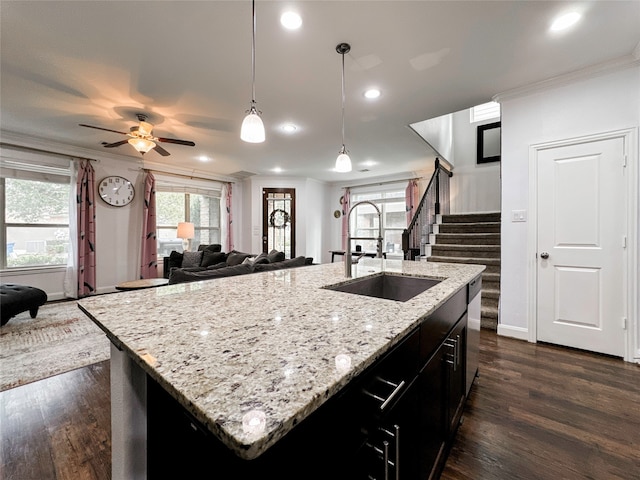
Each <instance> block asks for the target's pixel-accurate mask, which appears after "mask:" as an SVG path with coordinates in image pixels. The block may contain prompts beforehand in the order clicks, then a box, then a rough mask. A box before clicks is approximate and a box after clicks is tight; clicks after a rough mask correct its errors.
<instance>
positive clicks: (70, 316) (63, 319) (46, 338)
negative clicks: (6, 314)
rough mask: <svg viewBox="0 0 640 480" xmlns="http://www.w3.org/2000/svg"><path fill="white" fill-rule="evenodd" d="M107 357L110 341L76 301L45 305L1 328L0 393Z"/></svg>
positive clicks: (13, 319)
mask: <svg viewBox="0 0 640 480" xmlns="http://www.w3.org/2000/svg"><path fill="white" fill-rule="evenodd" d="M109 356H110V347H109V340H108V339H107V337H106V336H105V334H104V332H103V331H102V330H100V329H99V328H98V326H97V325H96V324H95V323H93V322H92V321H91V320H89V318H88V317H87V316H86V315H85V314H84V313H83V312H82V311H81V310H80V309H79V308H78V304H77V303H76V302H75V301H64V302H54V303H47V304H45V305H43V306H42V307H40V309H39V311H38V316H37V318H31V316H30V315H29V312H23V313H21V314H19V315H16V316H15V317H13V318H11V320H9V322H8V323H7V324H6V325H4V326H2V327H0V392H1V391H4V390H8V389H10V388H14V387H18V386H20V385H24V384H26V383H30V382H35V381H37V380H42V379H43V378H47V377H51V376H53V375H58V374H60V373H64V372H68V371H70V370H74V369H76V368H80V367H84V366H87V365H91V364H92V363H97V362H101V361H103V360H107V359H108V358H109Z"/></svg>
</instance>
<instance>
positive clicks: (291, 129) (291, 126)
mask: <svg viewBox="0 0 640 480" xmlns="http://www.w3.org/2000/svg"><path fill="white" fill-rule="evenodd" d="M282 130H283V131H284V132H286V133H293V132H295V131H296V130H298V127H296V126H295V125H294V124H293V123H285V124H284V125H282Z"/></svg>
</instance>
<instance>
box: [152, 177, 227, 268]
mask: <svg viewBox="0 0 640 480" xmlns="http://www.w3.org/2000/svg"><path fill="white" fill-rule="evenodd" d="M179 190H182V191H176V188H171V187H163V186H158V187H157V188H156V223H157V238H158V256H167V255H169V254H170V253H171V251H172V250H176V251H178V252H182V250H183V248H182V239H180V238H176V230H177V227H178V223H179V222H192V223H193V224H194V227H195V235H196V237H195V238H193V239H191V241H190V250H192V251H195V250H197V249H198V246H199V245H200V244H203V245H208V244H211V243H221V241H220V193H219V192H217V191H198V190H197V189H189V190H190V191H185V190H187V189H185V188H181V189H179Z"/></svg>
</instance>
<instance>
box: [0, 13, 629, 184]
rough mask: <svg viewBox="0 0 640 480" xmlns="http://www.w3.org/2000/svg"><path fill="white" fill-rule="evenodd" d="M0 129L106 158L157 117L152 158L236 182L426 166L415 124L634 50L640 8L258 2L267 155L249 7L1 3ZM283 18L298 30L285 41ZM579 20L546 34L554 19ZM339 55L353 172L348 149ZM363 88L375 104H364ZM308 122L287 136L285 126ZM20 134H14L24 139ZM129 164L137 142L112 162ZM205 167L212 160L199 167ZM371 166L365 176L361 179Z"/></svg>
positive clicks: (333, 177)
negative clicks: (577, 16)
mask: <svg viewBox="0 0 640 480" xmlns="http://www.w3.org/2000/svg"><path fill="white" fill-rule="evenodd" d="M0 8H1V11H0V13H1V25H0V27H1V62H2V63H1V66H0V67H1V68H0V75H1V77H0V81H1V85H0V88H1V90H0V95H1V97H0V99H1V104H0V105H1V113H2V116H1V123H0V127H1V129H2V131H3V133H4V134H5V138H6V136H7V135H6V134H7V133H9V134H19V136H22V135H27V136H34V137H39V138H45V139H48V140H50V141H52V142H55V143H56V144H65V145H71V146H74V147H81V148H84V149H93V150H99V151H101V152H104V151H105V149H104V148H103V147H102V145H101V142H103V141H106V142H109V143H111V142H117V141H119V140H123V139H125V137H123V136H121V135H118V134H116V133H109V132H103V131H98V130H93V129H88V128H83V127H80V126H78V124H79V123H87V124H90V125H96V126H101V127H105V128H109V129H114V130H118V131H128V129H129V127H130V126H132V125H135V124H136V123H137V121H136V118H135V114H136V113H137V112H143V113H146V114H148V115H149V116H150V120H151V121H152V123H155V125H156V128H155V131H154V133H155V134H156V135H157V136H164V137H174V138H180V139H186V140H193V141H194V142H195V143H196V146H195V147H187V146H181V145H172V144H167V143H163V144H162V146H163V147H164V148H165V149H166V150H168V151H169V152H171V156H169V157H162V156H160V155H158V154H157V153H156V152H154V151H151V152H149V153H147V154H146V155H145V160H148V161H150V162H154V163H158V164H163V163H166V164H168V165H172V166H174V167H176V168H178V169H180V170H183V171H184V170H191V171H194V172H211V173H213V174H217V175H232V174H233V173H234V172H238V171H245V172H252V173H255V174H273V170H272V169H274V168H275V167H279V168H281V169H282V173H280V175H286V176H304V177H309V178H315V179H318V180H323V181H328V182H333V181H344V180H352V179H363V178H373V177H380V176H389V175H392V174H396V173H404V172H414V171H420V170H423V169H425V168H427V165H426V164H427V163H428V162H429V161H430V160H429V159H430V158H432V153H431V151H430V149H429V147H428V145H427V144H426V143H425V142H424V141H423V140H422V139H421V138H420V137H419V136H417V135H416V134H415V133H414V132H413V131H412V130H411V129H410V128H409V127H408V126H409V125H410V124H412V123H415V122H419V121H422V120H425V119H429V118H433V117H437V116H440V115H443V114H446V113H451V112H455V111H459V110H463V109H466V108H470V107H472V106H474V105H477V104H480V103H484V102H487V101H489V100H491V98H492V97H493V96H494V95H496V94H499V93H501V92H508V91H511V90H513V89H517V88H520V87H523V86H526V85H529V84H532V83H536V82H540V81H543V80H546V79H550V78H553V77H557V76H559V75H563V74H566V73H570V72H574V71H577V70H581V69H584V68H588V67H590V66H593V65H597V64H601V63H603V62H608V61H611V60H613V59H618V58H621V57H626V56H631V55H633V54H634V53H635V55H637V54H638V50H639V48H638V45H639V42H640V1H638V0H634V1H599V2H584V1H577V2H551V1H549V2H547V1H495V2H489V1H397V0H396V1H349V2H347V1H293V0H292V1H258V2H257V3H256V18H257V20H256V21H257V34H256V101H257V104H258V108H259V109H260V110H261V111H262V112H263V115H262V117H263V120H264V123H265V126H266V130H267V141H266V142H265V143H263V144H248V143H244V142H242V141H241V140H240V138H239V131H240V124H241V122H242V119H243V117H244V115H245V110H247V108H248V107H249V102H250V100H251V2H250V1H249V0H246V1H240V0H235V1H126V2H125V1H66V2H60V1H43V2H35V1H26V0H23V1H5V0H2V2H1V5H0ZM287 8H290V9H293V10H295V11H297V12H298V13H299V14H300V15H301V16H302V19H303V25H302V28H301V29H299V30H297V31H288V30H285V29H283V28H282V27H281V26H280V23H279V17H280V14H281V13H282V12H283V11H284V10H285V9H287ZM574 8H575V9H578V10H579V11H580V12H582V15H583V18H582V21H581V22H580V23H579V24H578V25H577V26H576V27H575V28H574V29H572V30H570V31H567V32H564V33H563V34H555V35H552V34H550V33H549V25H550V22H551V20H552V18H553V17H554V16H555V15H557V14H559V13H561V12H563V11H566V10H569V9H574ZM341 42H347V43H350V44H351V52H350V53H349V54H348V55H347V56H346V57H345V67H346V73H345V81H346V145H347V148H348V150H349V152H350V155H351V158H352V161H353V163H354V170H353V172H351V173H349V174H339V173H336V172H333V171H332V169H333V166H334V163H335V158H336V156H337V154H338V150H339V148H340V146H341V124H340V121H341V58H340V55H339V54H338V53H336V51H335V47H336V45H337V44H338V43H341ZM369 86H377V87H378V88H380V89H381V91H382V96H381V97H380V98H379V99H377V100H376V101H370V100H367V99H365V98H364V97H363V92H364V90H365V89H366V88H367V87H369ZM285 122H293V123H295V124H297V125H298V130H297V132H296V133H295V134H293V135H290V134H285V133H284V132H283V131H282V130H281V128H280V127H281V125H282V124H283V123H285ZM13 138H15V137H13ZM109 152H112V153H118V154H120V155H123V156H127V157H123V158H128V159H130V160H131V161H132V162H134V163H135V162H136V159H139V158H140V156H139V154H137V153H136V152H135V151H134V150H133V148H132V147H131V146H129V145H127V144H125V145H123V146H120V147H117V149H113V150H109ZM203 155H204V156H206V157H208V158H209V159H210V160H209V161H208V162H202V161H201V160H199V157H200V156H203ZM363 169H368V170H369V171H368V172H361V171H360V170H363Z"/></svg>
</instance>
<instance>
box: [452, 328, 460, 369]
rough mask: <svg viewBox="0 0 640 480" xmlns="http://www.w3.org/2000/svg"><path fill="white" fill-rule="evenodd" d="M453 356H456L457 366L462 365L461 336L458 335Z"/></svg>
mask: <svg viewBox="0 0 640 480" xmlns="http://www.w3.org/2000/svg"><path fill="white" fill-rule="evenodd" d="M453 354H454V355H455V361H456V365H460V335H459V334H458V335H456V346H455V349H454V350H453Z"/></svg>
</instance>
